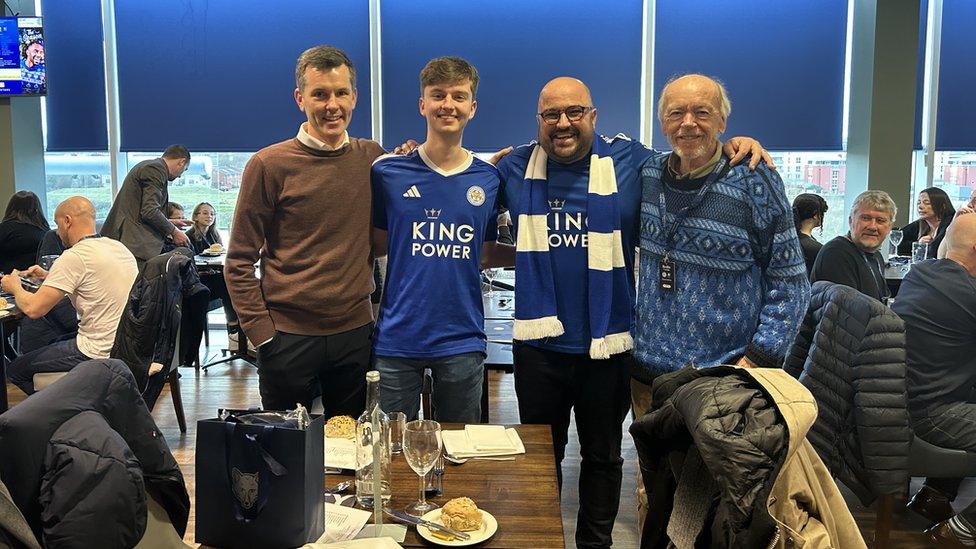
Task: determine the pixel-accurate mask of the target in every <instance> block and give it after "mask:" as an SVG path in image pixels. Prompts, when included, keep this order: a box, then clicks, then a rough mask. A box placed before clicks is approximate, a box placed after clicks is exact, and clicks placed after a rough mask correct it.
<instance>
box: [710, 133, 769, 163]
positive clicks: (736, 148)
mask: <svg viewBox="0 0 976 549" xmlns="http://www.w3.org/2000/svg"><path fill="white" fill-rule="evenodd" d="M722 152H724V153H725V155H726V156H728V157H729V165H731V166H735V165H736V164H738V163H739V162H741V161H742V159H744V158H745V157H746V155H752V158H751V159H750V160H749V169H750V170H755V169H756V166H758V165H759V161H760V160H762V161H763V162H765V163H766V166H768V167H769V169H771V170H775V169H776V163H775V162H773V157H771V156H769V153H768V152H767V151H766V149H764V148H763V147H762V145H761V144H760V143H759V142H758V141H756V140H755V139H753V138H751V137H733V138H731V139H729V140H728V141H726V142H725V145H724V146H723V147H722Z"/></svg>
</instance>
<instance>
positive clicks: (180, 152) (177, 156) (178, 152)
mask: <svg viewBox="0 0 976 549" xmlns="http://www.w3.org/2000/svg"><path fill="white" fill-rule="evenodd" d="M163 158H169V159H172V160H182V159H184V158H185V159H186V161H187V162H189V161H190V151H189V149H187V148H186V147H184V146H183V145H170V146H169V147H166V150H165V151H163Z"/></svg>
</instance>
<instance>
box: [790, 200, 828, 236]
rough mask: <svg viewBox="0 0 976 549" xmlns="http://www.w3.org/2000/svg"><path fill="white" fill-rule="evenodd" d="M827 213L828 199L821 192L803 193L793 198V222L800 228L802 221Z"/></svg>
mask: <svg viewBox="0 0 976 549" xmlns="http://www.w3.org/2000/svg"><path fill="white" fill-rule="evenodd" d="M825 213H827V201H826V200H824V197H822V196H820V195H819V194H813V193H803V194H799V195H797V197H796V198H794V199H793V224H794V225H796V228H798V229H799V228H800V223H802V222H804V221H806V220H807V219H811V218H813V217H814V216H816V215H823V214H825Z"/></svg>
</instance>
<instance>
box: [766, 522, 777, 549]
mask: <svg viewBox="0 0 976 549" xmlns="http://www.w3.org/2000/svg"><path fill="white" fill-rule="evenodd" d="M779 536H780V534H779V526H777V527H776V532H775V533H773V539H772V541H770V542H769V547H768V549H773V548H774V547H776V544H777V543H779Z"/></svg>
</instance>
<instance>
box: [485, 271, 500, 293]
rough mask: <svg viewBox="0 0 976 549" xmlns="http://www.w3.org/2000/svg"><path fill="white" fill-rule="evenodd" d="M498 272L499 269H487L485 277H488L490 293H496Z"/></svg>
mask: <svg viewBox="0 0 976 549" xmlns="http://www.w3.org/2000/svg"><path fill="white" fill-rule="evenodd" d="M497 273H498V270H497V269H485V278H487V279H488V295H492V294H494V293H495V283H494V281H495V275H496V274H497Z"/></svg>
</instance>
